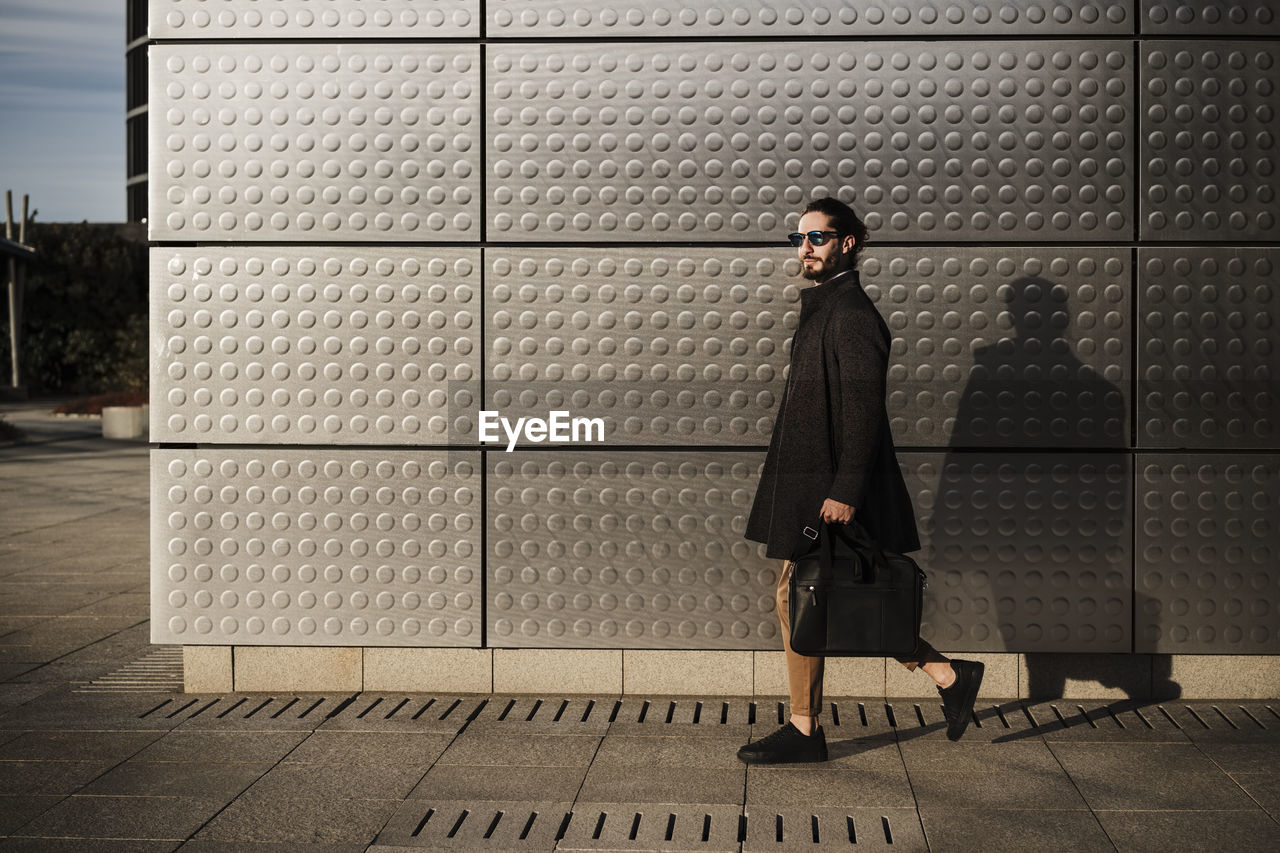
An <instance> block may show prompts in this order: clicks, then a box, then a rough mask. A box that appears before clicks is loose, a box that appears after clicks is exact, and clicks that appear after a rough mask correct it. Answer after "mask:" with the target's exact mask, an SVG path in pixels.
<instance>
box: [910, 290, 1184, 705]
mask: <svg viewBox="0 0 1280 853" xmlns="http://www.w3.org/2000/svg"><path fill="white" fill-rule="evenodd" d="M997 296H998V297H1000V298H1001V299H1002V300H1003V302H1004V308H1003V310H1002V311H1000V312H999V314H998V315H997V317H996V318H995V320H996V322H995V324H994V325H995V327H996V331H997V335H998V337H997V338H996V339H995V341H994V342H993V343H989V344H986V345H983V346H981V347H979V348H976V349H975V350H974V351H973V359H974V362H973V369H972V370H971V372H970V374H969V379H968V383H967V385H966V387H965V388H964V391H963V393H962V396H961V399H960V402H959V407H958V411H957V416H956V422H955V425H954V429H953V431H952V434H951V439H950V442H949V447H948V451H947V454H946V457H945V461H944V464H943V468H942V471H941V472H940V481H939V483H938V487H937V490H936V492H935V494H934V499H933V506H932V508H931V512H930V511H929V510H926V511H925V512H924V513H922V515H924V516H925V519H924V520H925V524H926V530H927V532H928V535H929V539H930V541H931V543H932V548H931V550H930V552H929V562H930V563H931V568H932V572H931V578H932V579H933V580H934V582H933V583H932V584H931V587H932V588H931V590H930V592H931V593H932V594H933V596H934V608H933V609H934V613H933V615H932V619H930V620H929V621H931V622H933V628H934V631H933V632H932V633H933V634H934V636H935V637H936V638H937V639H936V645H938V647H939V648H943V649H947V648H955V649H957V650H959V649H965V648H969V649H970V650H977V651H981V650H995V649H1002V650H1004V651H1007V652H1020V653H1024V654H1025V661H1026V675H1025V678H1026V690H1027V694H1026V695H1027V696H1028V698H1031V699H1049V698H1059V697H1062V696H1063V695H1064V693H1065V692H1066V691H1067V682H1068V681H1092V682H1095V683H1097V684H1100V685H1102V686H1104V687H1107V688H1112V689H1118V690H1120V691H1122V692H1123V693H1124V694H1125V695H1127V696H1128V697H1129V698H1130V699H1136V700H1146V699H1149V698H1151V697H1152V696H1153V695H1154V696H1158V697H1159V698H1168V697H1170V696H1176V695H1178V694H1179V692H1180V691H1179V690H1177V685H1173V684H1171V683H1170V682H1169V674H1170V673H1169V669H1168V658H1167V657H1158V658H1156V660H1157V661H1162V662H1163V671H1162V672H1156V673H1152V671H1151V670H1150V669H1148V668H1146V667H1145V666H1143V665H1137V666H1135V665H1134V664H1135V660H1134V659H1133V658H1132V657H1130V656H1128V655H1126V654H1123V653H1131V652H1132V651H1133V649H1134V632H1135V631H1136V630H1138V629H1137V626H1136V625H1135V614H1136V615H1137V623H1138V624H1139V625H1141V624H1143V622H1144V619H1145V620H1151V619H1158V608H1157V609H1156V611H1154V612H1152V611H1150V610H1149V609H1148V607H1149V602H1148V601H1147V600H1146V599H1145V598H1144V597H1143V596H1142V595H1141V593H1140V591H1139V590H1136V589H1134V573H1133V554H1132V544H1131V543H1132V530H1131V524H1130V518H1131V506H1130V501H1131V500H1132V498H1131V495H1132V491H1133V489H1132V484H1131V479H1132V472H1131V457H1130V455H1129V454H1128V453H1127V452H1126V444H1127V442H1126V437H1127V424H1126V406H1125V395H1124V394H1123V393H1122V392H1121V390H1120V388H1119V387H1117V386H1116V385H1115V384H1113V383H1112V382H1111V381H1108V380H1107V379H1106V378H1105V377H1104V376H1103V375H1102V374H1100V373H1099V372H1098V371H1097V370H1095V369H1094V368H1093V367H1091V366H1090V365H1087V364H1085V363H1084V362H1082V361H1081V360H1080V358H1079V357H1078V356H1077V352H1079V353H1082V354H1085V353H1090V354H1091V353H1092V352H1094V351H1095V350H1096V348H1099V347H1106V346H1107V344H1108V343H1110V341H1109V340H1108V338H1109V334H1110V338H1111V340H1112V341H1114V340H1118V339H1117V338H1115V335H1116V334H1118V330H1112V331H1111V332H1110V333H1108V329H1107V328H1105V327H1106V326H1107V324H1108V322H1109V321H1110V322H1112V323H1114V322H1115V318H1116V317H1118V316H1119V315H1114V316H1112V317H1110V318H1109V317H1108V316H1107V315H1106V314H1105V313H1104V312H1103V311H1100V310H1080V311H1079V314H1078V316H1076V317H1072V316H1071V311H1070V310H1069V304H1068V303H1069V300H1070V298H1071V293H1070V291H1069V289H1068V288H1067V287H1066V286H1065V285H1063V284H1060V283H1057V282H1054V281H1051V280H1048V279H1045V278H1041V277H1034V276H1033V277H1024V278H1020V279H1018V280H1016V281H1014V282H1011V283H1010V284H1007V285H1003V286H1001V287H1000V288H999V289H998V291H997ZM1082 302H1083V303H1084V304H1085V305H1087V306H1088V309H1094V308H1095V306H1094V305H1093V304H1091V303H1090V302H1089V301H1088V300H1087V299H1082ZM1073 329H1074V330H1075V332H1076V334H1077V335H1078V336H1079V340H1080V343H1079V344H1073V343H1072V341H1071V340H1070V339H1069V338H1068V334H1069V332H1071V331H1072V330H1073ZM1126 345H1127V344H1126ZM1120 354H1121V352H1120V351H1117V352H1115V353H1114V354H1113V353H1111V352H1105V351H1104V353H1103V357H1105V358H1108V359H1110V358H1112V357H1113V356H1119V355H1120ZM1086 357H1088V355H1086ZM939 611H941V612H939ZM1115 653H1120V654H1115Z"/></svg>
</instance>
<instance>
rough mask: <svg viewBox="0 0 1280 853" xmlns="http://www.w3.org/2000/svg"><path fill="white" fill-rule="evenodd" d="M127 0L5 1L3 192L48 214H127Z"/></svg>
mask: <svg viewBox="0 0 1280 853" xmlns="http://www.w3.org/2000/svg"><path fill="white" fill-rule="evenodd" d="M124 7H125V4H124V3H118V2H110V0H3V5H2V6H0V150H3V151H4V152H5V156H4V158H3V159H0V190H3V189H13V190H14V191H15V193H17V194H19V195H20V194H21V193H24V192H25V193H29V194H30V195H31V202H32V204H33V205H34V206H35V207H37V208H39V210H40V219H41V220H42V221H45V222H52V221H61V220H80V219H90V220H97V221H101V220H121V219H123V218H124V211H125V205H124V183H125V165H124V162H125V152H124V137H125V133H124V114H125V98H124V85H125V63H124V51H125V24H124V18H125V8H124Z"/></svg>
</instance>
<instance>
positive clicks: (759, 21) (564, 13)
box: [487, 0, 1133, 38]
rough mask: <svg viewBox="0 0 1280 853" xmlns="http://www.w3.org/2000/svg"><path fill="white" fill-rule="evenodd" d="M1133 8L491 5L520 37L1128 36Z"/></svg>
mask: <svg viewBox="0 0 1280 853" xmlns="http://www.w3.org/2000/svg"><path fill="white" fill-rule="evenodd" d="M1130 5H1131V4H1129V3H1122V2H1094V0H1057V1H1056V2H1047V3H1035V4H1028V7H1027V8H1021V7H1020V6H1018V5H1014V4H1009V3H999V2H992V0H951V1H950V2H944V3H938V2H936V0H893V2H889V0H863V2H859V3H848V2H836V0H784V2H781V3H779V2H774V0H736V2H734V3H732V4H729V5H723V4H719V3H707V4H697V3H687V2H680V0H647V2H645V3H643V4H636V3H634V2H618V0H603V1H602V2H598V3H590V4H576V5H572V7H571V8H566V6H565V4H564V3H561V2H558V0H491V2H489V3H488V5H487V8H488V13H489V15H488V17H489V20H488V34H489V35H490V36H491V37H507V38H514V37H521V36H551V37H554V36H568V35H573V36H606V37H607V36H620V35H633V36H648V37H658V38H661V37H663V36H677V35H679V36H693V35H705V36H712V37H714V36H721V37H723V36H745V35H760V36H775V37H779V38H789V37H793V36H797V35H815V36H820V35H830V34H832V33H833V32H838V33H839V34H841V35H846V36H859V35H886V34H891V35H893V36H897V37H901V36H904V35H917V34H918V35H925V36H927V35H934V36H942V35H948V36H953V35H961V34H978V35H991V34H1002V35H1014V34H1023V35H1035V34H1037V33H1043V34H1046V35H1049V34H1052V35H1059V36H1060V35H1071V34H1091V35H1100V34H1103V33H1115V34H1129V33H1132V32H1133V19H1132V15H1131V13H1130V10H1129V6H1130Z"/></svg>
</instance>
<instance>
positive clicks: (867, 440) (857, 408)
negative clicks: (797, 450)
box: [828, 309, 889, 509]
mask: <svg viewBox="0 0 1280 853" xmlns="http://www.w3.org/2000/svg"><path fill="white" fill-rule="evenodd" d="M873 310H874V309H873ZM877 319H878V318H877V317H876V316H875V315H873V314H872V313H871V312H870V311H865V310H848V311H841V312H840V313H839V314H838V315H837V316H836V317H835V318H833V320H834V322H833V323H832V324H831V327H830V331H831V334H832V335H833V336H834V340H832V341H831V342H830V343H831V346H832V351H833V352H834V354H835V366H836V376H835V377H834V379H835V383H834V384H835V388H833V389H832V390H833V391H834V392H835V393H834V394H833V395H832V396H833V397H836V398H837V399H833V400H832V403H833V404H835V407H836V409H837V411H835V412H832V415H833V424H834V426H835V427H836V428H837V429H838V430H839V433H840V434H839V435H838V436H836V441H835V448H834V449H835V451H836V454H837V455H836V475H835V479H834V480H833V481H832V484H831V491H830V494H829V495H828V497H829V498H831V499H832V500H835V501H839V502H840V503H842V504H848V505H849V506H852V507H854V508H855V509H856V508H857V507H859V506H860V505H861V504H862V503H863V501H864V500H866V494H865V491H866V485H867V479H868V477H869V476H870V473H871V469H872V465H873V463H874V462H875V457H876V452H877V450H878V448H879V444H880V439H881V436H880V428H881V424H882V423H883V419H884V413H885V408H884V406H885V403H884V398H885V376H886V374H887V372H888V369H889V348H888V344H887V343H886V342H885V339H884V336H883V334H882V333H881V331H880V324H879V323H878V322H877Z"/></svg>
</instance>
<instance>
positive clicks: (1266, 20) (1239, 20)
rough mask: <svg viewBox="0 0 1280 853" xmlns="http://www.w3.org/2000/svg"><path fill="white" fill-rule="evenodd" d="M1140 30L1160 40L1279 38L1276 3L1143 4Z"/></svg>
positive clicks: (1175, 0) (1163, 0)
mask: <svg viewBox="0 0 1280 853" xmlns="http://www.w3.org/2000/svg"><path fill="white" fill-rule="evenodd" d="M1140 12H1141V16H1142V17H1141V20H1140V22H1139V24H1140V27H1141V30H1142V32H1143V33H1145V34H1147V35H1160V36H1189V35H1202V36H1259V35H1268V34H1269V35H1277V34H1280V14H1277V12H1276V7H1275V3H1274V2H1273V0H1199V2H1197V3H1188V2H1186V0H1142V8H1141V10H1140Z"/></svg>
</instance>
